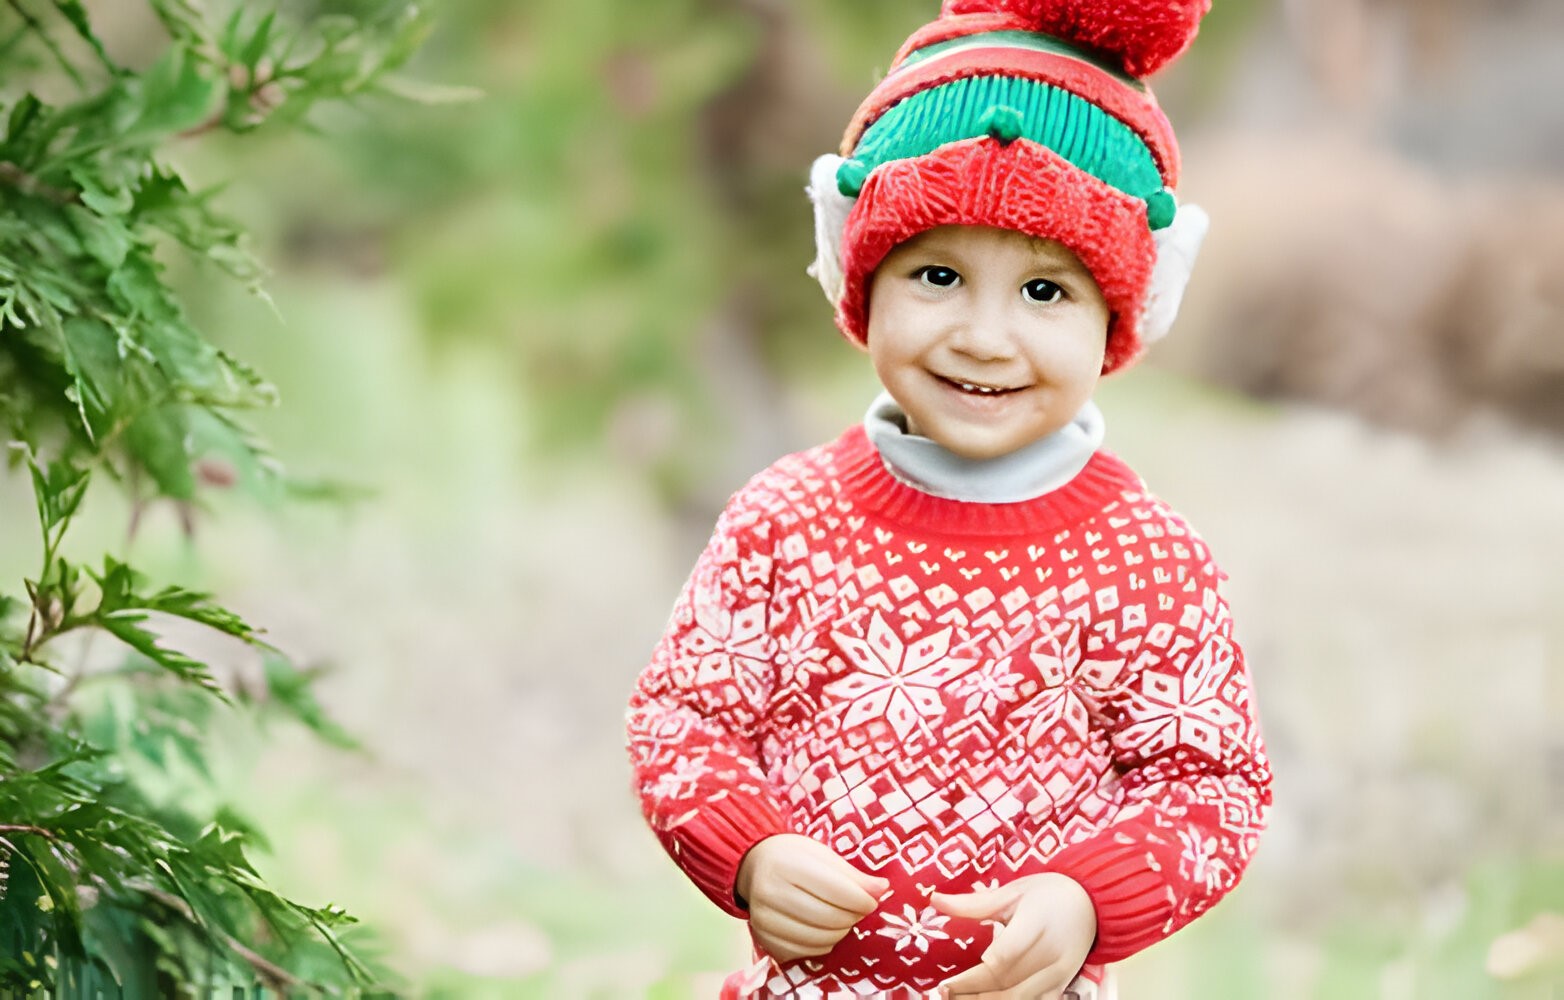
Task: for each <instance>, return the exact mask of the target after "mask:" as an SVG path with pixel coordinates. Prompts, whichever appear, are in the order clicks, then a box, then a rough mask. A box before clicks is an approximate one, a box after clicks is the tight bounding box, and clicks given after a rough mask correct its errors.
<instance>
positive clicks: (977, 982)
mask: <svg viewBox="0 0 1564 1000" xmlns="http://www.w3.org/2000/svg"><path fill="white" fill-rule="evenodd" d="M1058 957H1059V956H1058V949H1057V948H1056V947H1055V946H1054V945H1053V943H1052V942H1050V941H1049V940H1048V938H1047V936H1046V935H1045V934H1043V933H1042V931H1041V929H1040V928H1034V927H1029V926H1023V925H1020V924H1009V925H1007V926H1006V927H1004V928H1003V929H1002V930H1001V931H1000V932H999V934H998V935H997V936H996V937H995V938H994V943H993V944H991V945H989V946H988V948H987V949H985V950H984V952H983V957H982V959H981V960H980V961H979V963H978V964H977V965H975V966H973V967H972V968H970V969H967V970H966V971H965V972H962V973H960V974H959V975H957V976H955V977H953V978H951V979H948V980H946V982H945V986H946V987H948V988H949V991H950V992H949V995H950V996H951V997H962V998H965V997H969V996H972V997H982V996H988V995H990V994H994V993H998V992H1003V991H1006V990H1020V987H1021V985H1023V984H1026V983H1028V982H1030V981H1031V980H1032V979H1034V978H1035V977H1037V976H1038V975H1040V974H1042V973H1044V972H1048V971H1050V970H1051V968H1052V966H1053V963H1054V962H1055V961H1056V960H1057V959H1058ZM1006 995H1009V994H1006ZM1014 995H1015V996H1017V997H1030V996H1031V995H1032V994H1030V993H1027V992H1025V991H1024V990H1022V991H1020V992H1016V993H1015V994H1014Z"/></svg>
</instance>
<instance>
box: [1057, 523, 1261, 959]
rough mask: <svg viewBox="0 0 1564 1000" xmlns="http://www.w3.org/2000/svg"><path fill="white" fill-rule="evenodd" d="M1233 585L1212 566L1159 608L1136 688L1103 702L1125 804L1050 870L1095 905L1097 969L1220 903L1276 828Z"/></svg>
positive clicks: (1136, 652) (1146, 634) (1149, 610)
mask: <svg viewBox="0 0 1564 1000" xmlns="http://www.w3.org/2000/svg"><path fill="white" fill-rule="evenodd" d="M1198 548H1199V549H1200V550H1202V551H1203V549H1204V546H1203V545H1202V546H1198ZM1220 579H1221V572H1220V571H1219V570H1218V569H1217V568H1216V567H1215V565H1214V564H1212V563H1210V562H1209V561H1207V562H1206V563H1205V564H1204V566H1201V567H1186V568H1184V569H1181V570H1180V571H1179V573H1178V577H1177V579H1176V581H1175V583H1176V584H1177V586H1175V587H1170V588H1169V589H1168V590H1166V591H1164V592H1163V593H1161V594H1158V595H1153V596H1151V597H1150V598H1149V600H1148V602H1147V605H1146V609H1145V612H1146V624H1145V629H1144V631H1143V632H1142V633H1141V634H1140V636H1139V639H1138V641H1135V640H1134V639H1133V638H1131V639H1130V642H1132V643H1134V645H1133V646H1132V648H1131V652H1130V653H1129V655H1128V658H1127V659H1126V660H1125V666H1126V670H1127V673H1126V675H1125V677H1126V683H1124V684H1122V685H1120V686H1118V687H1117V688H1116V692H1117V693H1116V694H1115V696H1113V697H1111V698H1109V699H1108V700H1107V701H1106V703H1105V705H1104V709H1105V712H1106V714H1107V716H1108V719H1109V735H1110V738H1111V741H1112V747H1113V752H1114V755H1115V758H1116V767H1117V770H1118V772H1119V776H1120V791H1121V793H1122V801H1123V804H1122V808H1121V809H1120V811H1119V812H1118V814H1117V816H1116V817H1115V819H1114V821H1113V822H1112V823H1110V824H1109V825H1108V826H1107V827H1106V828H1104V829H1102V830H1100V831H1098V832H1097V833H1096V834H1095V835H1093V836H1091V837H1088V838H1086V839H1085V840H1081V841H1077V842H1075V843H1073V844H1070V845H1068V846H1067V847H1065V848H1064V849H1062V850H1061V851H1059V852H1058V853H1057V854H1056V855H1054V857H1053V858H1051V859H1050V860H1049V862H1048V864H1047V866H1046V868H1047V870H1049V871H1055V872H1059V873H1061V874H1064V875H1068V876H1069V877H1071V878H1072V879H1074V880H1075V881H1076V882H1079V883H1080V884H1081V886H1082V887H1084V888H1085V889H1086V892H1087V894H1088V895H1090V896H1091V898H1092V903H1093V906H1094V907H1095V908H1096V911H1097V940H1096V943H1095V944H1094V945H1093V948H1092V951H1091V953H1090V954H1089V955H1088V956H1087V959H1086V961H1087V962H1088V963H1098V962H1114V961H1119V960H1121V959H1124V958H1128V957H1129V956H1130V955H1133V954H1134V953H1136V952H1138V951H1140V950H1141V949H1143V948H1145V947H1147V946H1149V945H1151V944H1154V943H1156V942H1157V941H1160V940H1162V939H1163V938H1166V937H1168V936H1169V935H1171V934H1172V933H1173V932H1174V931H1176V930H1178V929H1179V928H1181V927H1183V926H1184V925H1186V924H1188V923H1189V922H1190V921H1192V920H1194V919H1195V918H1196V917H1198V916H1200V915H1201V914H1202V913H1204V912H1205V911H1206V910H1208V909H1210V908H1211V907H1212V906H1214V905H1215V904H1216V902H1217V901H1218V900H1220V899H1221V898H1222V897H1223V896H1225V895H1226V894H1227V893H1228V892H1229V891H1230V890H1231V889H1232V888H1233V887H1234V886H1235V885H1237V883H1238V880H1239V877H1240V876H1241V875H1242V874H1243V871H1244V869H1245V867H1247V865H1248V863H1249V859H1250V857H1251V855H1252V854H1253V852H1254V849H1255V845H1256V842H1257V841H1258V839H1259V836H1260V831H1261V830H1262V828H1263V827H1264V825H1265V816H1266V812H1267V810H1268V809H1269V807H1270V803H1271V790H1270V785H1271V770H1270V764H1269V762H1268V761H1267V759H1266V756H1265V750H1264V746H1263V743H1262V740H1261V737H1260V731H1259V725H1258V719H1257V715H1256V711H1255V703H1254V698H1253V691H1252V686H1251V682H1250V677H1249V672H1248V669H1247V666H1246V665H1245V662H1244V656H1243V651H1242V650H1241V649H1240V648H1239V646H1238V644H1237V643H1236V642H1235V641H1234V640H1233V637H1232V619H1231V617H1230V616H1229V614H1228V607H1227V602H1226V601H1225V600H1224V599H1223V597H1222V595H1221V593H1220V591H1219V581H1220Z"/></svg>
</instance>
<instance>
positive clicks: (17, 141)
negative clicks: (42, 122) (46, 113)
mask: <svg viewBox="0 0 1564 1000" xmlns="http://www.w3.org/2000/svg"><path fill="white" fill-rule="evenodd" d="M43 106H44V105H43V102H42V101H40V100H39V99H38V98H36V97H34V96H33V95H32V94H23V95H22V96H21V98H20V99H18V100H17V102H16V104H15V105H13V106H12V108H11V114H10V115H9V116H7V118H6V123H5V144H6V145H7V146H13V147H15V146H20V145H21V143H22V139H23V138H24V137H25V136H26V134H27V130H28V129H30V128H32V126H33V125H34V123H36V122H37V121H38V120H39V118H40V117H41V112H42V111H43ZM10 155H11V156H13V157H14V156H16V151H14V150H13V151H10Z"/></svg>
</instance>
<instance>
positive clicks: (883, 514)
mask: <svg viewBox="0 0 1564 1000" xmlns="http://www.w3.org/2000/svg"><path fill="white" fill-rule="evenodd" d="M833 450H834V451H835V452H836V454H835V456H834V457H835V460H836V467H837V470H838V473H839V475H840V478H841V483H842V490H843V492H844V494H846V496H847V497H848V499H850V500H851V501H852V502H853V504H854V506H856V507H859V508H861V509H862V510H864V511H865V512H868V513H872V514H874V515H876V516H877V517H878V518H880V519H882V520H884V521H888V522H892V523H896V524H904V525H915V526H917V528H918V529H919V530H920V531H924V532H928V531H930V530H931V529H932V531H933V533H935V534H940V535H1014V534H1027V535H1037V534H1041V533H1044V532H1048V531H1059V530H1061V529H1064V528H1067V527H1070V526H1072V525H1075V524H1079V523H1080V522H1081V521H1083V520H1085V519H1086V518H1087V517H1089V516H1091V515H1093V514H1096V513H1099V512H1100V511H1101V510H1102V509H1103V507H1104V506H1105V505H1107V504H1108V503H1110V502H1112V501H1113V500H1117V499H1119V497H1120V495H1121V494H1123V493H1124V492H1126V491H1135V492H1139V491H1141V490H1142V489H1143V486H1142V483H1141V481H1140V477H1139V476H1137V475H1136V474H1135V473H1134V471H1133V470H1131V469H1130V467H1129V466H1127V465H1125V464H1124V463H1123V462H1122V461H1120V460H1119V458H1118V457H1117V456H1115V455H1113V454H1112V453H1110V452H1108V451H1106V450H1105V449H1102V448H1099V449H1097V451H1096V452H1094V453H1093V454H1092V457H1091V459H1090V460H1089V461H1088V462H1087V463H1086V465H1085V467H1084V468H1082V469H1081V471H1080V472H1078V473H1076V475H1075V476H1074V478H1072V479H1071V480H1070V481H1069V482H1067V483H1065V484H1064V485H1062V486H1060V487H1058V488H1057V489H1053V490H1050V491H1049V492H1047V493H1044V494H1042V495H1041V496H1037V497H1033V498H1031V499H1029V500H1019V501H1015V502H1010V503H984V502H980V501H971V500H953V499H949V498H946V497H939V496H934V495H933V494H930V493H925V492H923V491H922V490H920V489H918V488H916V487H914V486H909V485H908V484H906V483H904V482H902V481H901V480H900V479H897V478H896V476H895V475H894V474H892V472H891V471H890V470H889V469H888V468H886V466H885V461H884V459H882V458H881V457H880V453H879V452H878V451H876V450H875V448H874V445H872V444H870V442H869V436H868V434H867V432H866V431H865V430H864V426H863V425H862V424H854V425H853V426H852V427H850V428H848V429H847V431H846V433H844V434H843V435H842V436H841V437H840V438H839V439H838V440H837V443H836V446H835V448H834V449H833Z"/></svg>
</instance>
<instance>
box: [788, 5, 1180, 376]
mask: <svg viewBox="0 0 1564 1000" xmlns="http://www.w3.org/2000/svg"><path fill="white" fill-rule="evenodd" d="M1209 7H1210V0H1144V2H1141V3H1126V2H1124V0H946V2H945V4H944V8H943V10H942V12H941V14H940V17H939V18H938V19H937V20H935V21H934V22H932V23H930V24H928V25H926V26H924V27H923V28H921V29H919V30H918V31H917V32H915V33H914V34H913V35H912V37H911V38H909V39H908V40H907V42H906V44H904V45H903V46H902V48H901V50H900V51H899V52H898V53H897V54H896V58H895V60H894V61H893V63H892V65H891V69H890V72H889V73H888V74H887V75H886V77H885V79H884V80H882V81H881V82H880V84H879V85H878V86H877V87H875V89H874V90H873V92H871V93H870V94H869V96H868V97H867V98H865V99H864V102H863V104H862V105H861V106H860V107H859V109H858V112H857V114H855V115H854V116H853V120H852V123H851V124H850V125H849V126H848V128H847V132H846V135H845V136H844V137H843V139H842V148H841V153H842V155H841V157H836V156H826V157H821V158H820V159H819V160H817V161H816V164H815V168H814V170H813V172H812V173H811V182H810V193H811V196H812V197H813V198H814V200H815V204H816V232H817V237H818V240H819V244H820V247H819V250H820V254H819V257H818V258H817V260H816V262H815V265H814V267H813V268H812V269H811V271H812V273H814V274H815V276H816V277H817V278H819V279H820V283H821V285H822V287H824V288H825V290H826V295H827V296H828V297H829V298H830V299H831V301H832V303H833V304H834V305H835V306H836V322H837V325H838V326H839V327H840V328H841V329H842V332H843V333H845V334H846V335H847V336H848V337H850V338H852V339H853V340H856V341H858V342H860V343H862V342H863V341H864V339H865V338H866V336H867V332H868V295H869V287H868V286H869V281H870V278H871V277H872V275H873V273H874V269H875V268H876V267H878V266H879V264H880V261H882V260H883V259H884V258H885V255H886V254H887V253H889V252H890V250H891V249H892V248H893V247H895V246H896V245H897V244H899V243H902V242H904V241H905V240H908V239H910V238H912V237H913V236H916V235H918V234H919V233H921V232H924V231H926V230H929V229H932V228H934V227H936V226H943V225H972V226H995V227H999V228H1003V229H1014V230H1019V231H1020V232H1024V233H1027V234H1029V235H1032V236H1038V237H1042V238H1046V239H1052V240H1057V241H1058V242H1060V243H1062V244H1064V245H1065V246H1067V247H1069V248H1070V250H1072V251H1073V252H1074V253H1075V255H1076V256H1077V257H1079V258H1080V259H1081V262H1082V263H1083V264H1084V265H1085V266H1086V268H1087V269H1088V270H1089V271H1091V273H1092V275H1093V277H1095V278H1096V280H1097V283H1098V285H1099V286H1100V288H1101V289H1102V293H1103V297H1104V298H1105V299H1106V300H1107V303H1108V308H1109V310H1110V320H1109V327H1108V345H1107V351H1106V355H1105V358H1104V361H1103V371H1104V373H1106V372H1110V371H1113V370H1115V369H1117V368H1121V367H1123V366H1124V365H1126V364H1128V363H1129V362H1130V361H1132V360H1133V359H1134V358H1135V357H1136V356H1138V355H1139V354H1140V352H1141V350H1142V349H1143V347H1144V345H1145V343H1146V342H1147V341H1148V340H1150V339H1154V338H1155V337H1157V336H1160V335H1161V334H1163V333H1165V332H1166V327H1167V326H1169V325H1171V322H1172V314H1173V313H1174V312H1176V310H1177V305H1178V299H1179V298H1180V297H1181V296H1182V290H1183V284H1184V282H1185V281H1186V280H1187V278H1188V273H1189V265H1190V264H1192V263H1193V257H1194V253H1195V252H1196V251H1197V250H1198V247H1199V243H1200V240H1201V238H1202V237H1203V236H1204V232H1205V216H1204V213H1201V212H1199V210H1198V209H1194V208H1193V206H1186V207H1185V208H1184V209H1179V208H1178V206H1177V203H1176V202H1175V200H1174V198H1173V194H1172V191H1173V188H1174V187H1175V185H1176V184H1177V182H1178V171H1179V156H1178V145H1177V142H1176V141H1175V140H1174V137H1173V129H1172V127H1171V126H1170V125H1169V124H1168V120H1167V118H1166V116H1164V115H1163V113H1162V110H1161V108H1159V107H1158V105H1157V102H1156V99H1155V98H1154V97H1153V96H1152V94H1151V91H1150V89H1149V88H1148V87H1147V86H1146V84H1145V82H1144V80H1143V79H1142V78H1143V77H1145V76H1147V75H1149V74H1151V73H1154V72H1155V71H1156V70H1158V69H1160V68H1161V67H1162V66H1164V65H1166V64H1167V63H1168V62H1170V61H1171V60H1173V59H1174V58H1176V57H1177V56H1178V55H1179V54H1180V53H1182V52H1183V51H1184V50H1185V49H1186V48H1187V47H1188V46H1189V43H1190V42H1191V41H1192V40H1193V39H1194V36H1195V32H1196V31H1197V29H1198V27H1199V23H1200V19H1201V18H1202V17H1203V16H1204V15H1205V13H1206V11H1207V10H1208V9H1209ZM1154 271H1155V272H1156V274H1155V278H1154Z"/></svg>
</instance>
